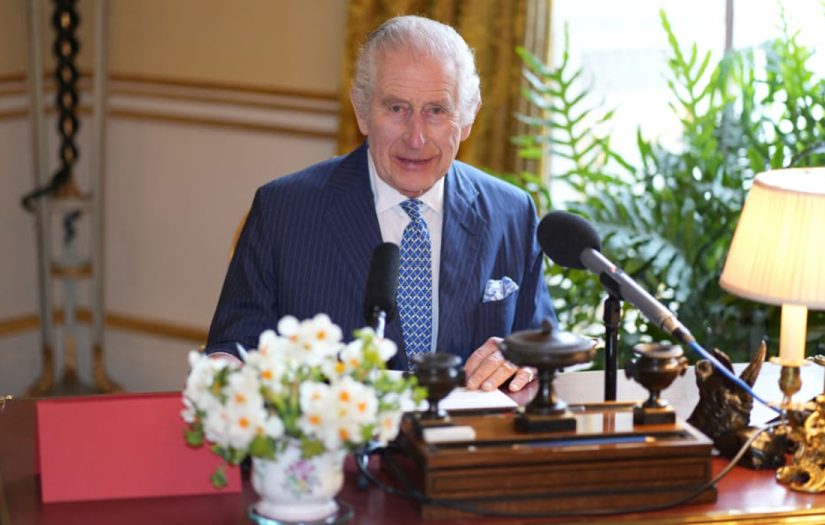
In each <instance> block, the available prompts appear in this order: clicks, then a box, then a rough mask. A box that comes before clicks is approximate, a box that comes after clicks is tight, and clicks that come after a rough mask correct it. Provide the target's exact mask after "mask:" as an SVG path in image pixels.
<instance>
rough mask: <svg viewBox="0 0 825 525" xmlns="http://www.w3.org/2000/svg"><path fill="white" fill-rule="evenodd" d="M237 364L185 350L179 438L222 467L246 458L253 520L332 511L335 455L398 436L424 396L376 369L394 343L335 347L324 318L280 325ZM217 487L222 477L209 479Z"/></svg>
mask: <svg viewBox="0 0 825 525" xmlns="http://www.w3.org/2000/svg"><path fill="white" fill-rule="evenodd" d="M239 351H240V353H241V356H242V359H243V364H239V363H236V362H232V361H229V360H225V359H210V358H209V357H207V356H206V355H204V354H201V353H198V352H192V353H191V354H190V356H189V360H190V364H191V368H192V370H191V373H190V374H189V377H188V379H187V382H186V387H185V389H184V392H183V403H184V410H183V412H182V417H183V419H184V421H185V422H186V423H187V430H186V440H187V442H188V443H189V444H190V445H192V446H201V445H208V446H209V447H210V449H211V450H212V451H213V452H214V453H215V454H218V455H219V456H221V457H222V458H223V459H224V460H225V461H226V463H228V464H231V465H237V464H239V463H240V462H241V461H243V460H244V459H245V458H247V457H251V458H252V485H253V487H254V489H255V491H256V492H257V493H258V495H259V496H260V497H261V499H260V500H259V501H258V502H256V503H255V504H254V505H253V507H252V508H251V509H250V513H251V514H253V515H258V516H263V517H264V518H269V519H273V520H281V521H296V522H298V521H313V520H320V519H324V518H326V517H328V516H332V515H333V514H335V513H336V512H338V511H339V505H338V502H337V501H336V500H335V495H336V494H337V493H338V491H339V490H340V489H341V487H342V485H343V461H344V458H345V455H346V454H347V453H348V452H350V451H352V450H354V449H357V448H359V447H361V446H364V445H365V444H367V443H368V442H375V443H377V444H378V445H381V444H386V443H387V442H388V441H390V440H392V439H393V438H395V436H396V435H397V433H398V428H399V423H400V419H401V415H402V410H403V407H407V408H409V407H410V406H416V404H417V403H418V402H420V401H421V400H422V399H423V398H424V391H423V389H421V388H418V387H417V386H416V381H415V378H414V377H405V376H402V375H401V374H393V373H391V372H390V371H388V370H386V367H385V363H386V361H387V360H388V359H389V358H391V357H392V356H393V355H394V354H395V352H396V346H395V343H393V342H392V341H390V340H388V339H382V338H379V337H377V336H376V335H375V333H374V331H373V330H372V329H370V328H364V329H361V330H358V331H356V333H355V339H354V340H353V341H352V342H350V343H348V344H345V343H343V342H342V334H341V329H340V328H339V327H338V326H336V325H335V324H334V323H333V322H332V321H331V320H330V318H329V317H328V316H326V315H324V314H319V315H316V316H315V317H314V318H312V319H309V320H304V321H298V320H297V319H295V318H294V317H290V316H287V317H284V318H282V319H281V320H280V321H279V322H278V325H277V332H276V331H273V330H267V331H265V332H264V333H262V334H261V335H260V338H259V342H258V348H257V351H252V352H246V351H244V350H243V349H239ZM212 482H213V484H214V485H215V486H216V487H220V486H222V485H224V484H225V483H226V479H225V474H224V472H223V470H222V469H219V470H218V471H216V473H215V474H214V475H213V477H212Z"/></svg>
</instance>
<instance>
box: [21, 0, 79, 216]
mask: <svg viewBox="0 0 825 525" xmlns="http://www.w3.org/2000/svg"><path fill="white" fill-rule="evenodd" d="M54 2H55V9H54V14H53V15H52V27H54V29H55V31H56V33H57V35H56V37H55V41H54V47H53V48H52V50H53V52H54V56H55V59H56V61H57V67H56V69H55V80H56V82H57V92H56V94H55V97H56V98H55V102H56V105H57V112H58V116H57V132H58V134H59V135H60V151H59V154H60V167H58V169H57V171H56V172H55V173H54V175H52V179H51V180H50V181H49V182H48V183H46V185H45V186H43V187H40V188H35V189H34V190H32V191H31V192H29V193H27V194H26V195H24V196H23V207H24V208H26V209H27V210H29V211H34V201H35V200H37V199H40V198H42V197H45V196H47V195H51V194H54V193H56V192H58V191H59V190H60V189H61V188H63V187H64V186H66V185H67V184H68V183H69V182H70V181H71V178H72V168H73V167H74V164H75V162H77V156H78V153H77V145H76V143H75V136H76V135H77V131H78V127H79V125H80V121H79V119H78V117H77V105H78V99H79V95H78V92H77V80H78V77H79V76H80V75H79V73H78V70H77V65H76V59H77V53H78V51H79V49H80V44H79V42H78V40H77V26H78V25H79V23H80V17H79V15H78V13H77V10H76V8H75V7H76V6H75V4H76V0H54Z"/></svg>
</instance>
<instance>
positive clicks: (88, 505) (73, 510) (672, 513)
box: [0, 364, 825, 525]
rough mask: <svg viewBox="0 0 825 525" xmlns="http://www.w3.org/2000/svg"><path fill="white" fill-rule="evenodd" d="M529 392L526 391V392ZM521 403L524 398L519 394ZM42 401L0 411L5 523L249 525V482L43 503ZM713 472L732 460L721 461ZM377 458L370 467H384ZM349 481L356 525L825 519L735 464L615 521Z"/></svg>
mask: <svg viewBox="0 0 825 525" xmlns="http://www.w3.org/2000/svg"><path fill="white" fill-rule="evenodd" d="M777 378H778V370H777V369H776V367H774V366H773V365H769V364H766V365H765V366H764V367H763V370H762V375H761V376H760V378H759V381H758V382H757V390H758V391H759V393H760V395H762V396H763V397H766V398H767V399H771V400H776V399H779V398H780V395H779V390H778V388H777V387H776V381H777ZM803 380H804V383H803V391H802V392H801V393H800V394H799V396H798V397H799V398H803V397H810V396H812V395H814V394H816V393H821V392H822V387H823V372H822V369H821V368H820V367H818V366H809V367H806V368H804V369H803ZM556 389H557V392H558V394H559V396H560V397H561V398H562V399H564V400H566V401H567V402H568V403H585V402H598V401H600V400H602V396H603V374H602V373H601V372H575V373H567V374H561V375H560V376H559V377H558V379H557V381H556ZM697 396H698V394H697V390H696V386H695V383H694V377H693V370H692V368H691V369H689V370H688V373H687V374H686V375H685V376H684V377H681V378H679V379H677V381H676V382H675V383H674V385H673V386H671V387H670V388H669V389H667V390H666V391H665V392H664V397H665V398H666V399H668V400H669V401H670V402H671V404H673V405H674V407H675V408H676V411H677V413H678V414H679V416H680V417H682V418H686V417H687V416H688V415H689V414H690V411H691V410H692V408H693V406H694V405H695V400H696V399H697ZM522 397H523V396H522ZM645 397H646V395H645V391H644V390H643V389H642V388H641V387H639V386H638V385H635V384H633V383H630V382H629V381H627V380H625V379H624V376H623V375H622V374H621V371H620V377H619V389H618V399H619V400H627V401H630V400H639V399H644V398H645ZM517 400H519V401H523V399H517ZM770 416H771V413H770V411H767V410H762V409H756V410H755V411H754V416H753V420H754V422H760V420H762V421H764V420H767V419H768V418H769V417H770ZM35 436H36V433H35V400H30V399H22V400H13V401H10V402H8V403H7V405H6V407H5V410H4V411H3V413H2V414H0V525H31V524H44V525H50V524H61V525H71V524H84V525H95V524H103V523H106V524H109V523H111V524H117V525H131V524H169V525H174V524H187V525H188V524H243V523H248V521H247V519H246V517H245V511H246V509H247V507H248V506H249V505H250V504H251V503H252V502H253V501H254V500H255V495H254V493H253V492H252V490H251V488H250V487H249V486H248V483H245V488H244V491H243V492H242V493H240V494H216V495H208V496H190V497H168V498H151V499H134V500H112V501H96V502H76V503H51V504H42V503H41V502H40V489H39V478H38V477H37V476H36V475H35V474H34V451H35ZM713 462H714V471H715V472H718V471H719V470H721V469H722V468H723V467H724V466H725V464H726V461H725V460H724V459H722V458H719V459H714V460H713ZM377 463H378V460H377V459H373V461H372V464H371V468H372V469H374V470H375V471H378V469H379V466H378V465H377ZM346 469H347V470H346V479H347V482H346V485H345V487H344V489H343V490H342V492H341V494H340V497H341V499H343V500H345V501H347V502H349V503H350V504H351V505H352V506H353V508H354V510H355V518H354V519H353V520H352V521H351V523H354V524H364V525H372V524H393V525H395V524H398V525H405V524H413V523H428V524H432V525H441V524H444V525H446V524H455V525H469V524H474V525H475V524H505V523H506V524H521V523H524V524H528V523H529V524H535V523H573V522H587V523H608V522H609V523H616V522H620V523H640V524H653V523H660V524H676V523H679V524H698V523H740V524H741V523H759V524H777V523H794V524H797V523H811V524H813V523H817V524H825V494H823V495H810V494H804V493H797V492H793V491H791V490H788V489H787V488H785V487H784V486H782V485H780V484H778V483H777V482H776V481H775V480H774V473H773V471H751V470H747V469H744V468H739V467H736V468H734V469H733V470H732V471H731V473H730V474H729V475H728V476H727V477H725V478H724V479H723V480H722V481H720V482H719V484H718V485H717V488H718V493H719V495H718V500H717V501H716V502H715V503H712V504H699V505H690V504H688V505H682V506H679V507H676V508H674V509H670V510H666V511H656V512H649V513H635V514H634V513H625V514H618V515H611V516H607V517H595V518H594V517H587V518H559V519H549V518H546V519H514V518H481V517H468V518H459V519H453V520H431V521H425V520H422V519H421V518H420V515H419V511H418V508H417V506H416V504H414V503H413V502H411V501H409V500H406V499H403V498H400V497H397V496H392V495H388V494H385V493H384V492H382V491H381V490H379V489H377V488H372V487H371V488H369V489H366V490H359V489H358V488H356V487H355V481H354V480H355V479H356V472H355V468H354V465H353V464H352V463H351V462H348V463H347V466H346Z"/></svg>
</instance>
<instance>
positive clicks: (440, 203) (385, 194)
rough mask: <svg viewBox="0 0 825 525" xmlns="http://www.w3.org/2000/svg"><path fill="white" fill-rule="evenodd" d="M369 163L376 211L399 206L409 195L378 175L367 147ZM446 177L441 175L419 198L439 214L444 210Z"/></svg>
mask: <svg viewBox="0 0 825 525" xmlns="http://www.w3.org/2000/svg"><path fill="white" fill-rule="evenodd" d="M367 164H368V166H369V172H370V186H371V187H372V194H373V195H374V196H375V211H376V213H378V214H381V213H383V212H385V211H387V210H389V209H390V208H393V207H395V206H398V205H399V204H401V203H402V202H404V201H405V200H407V199H408V198H409V197H407V196H406V195H403V194H401V193H399V191H398V190H396V189H395V188H393V187H392V186H390V185H389V184H387V183H386V182H384V180H383V179H381V177H379V176H378V170H377V169H376V168H375V163H374V162H373V160H372V152H371V151H370V150H369V149H367ZM444 179H445V177H441V178H440V179H438V181H436V183H435V184H433V187H432V188H430V189H429V190H427V191H426V192H425V193H424V194H423V195H420V196H419V197H417V198H418V200H420V201H421V202H423V203H424V204H426V205H427V207H428V208H430V209H432V210H433V211H435V212H436V213H438V214H443V212H444Z"/></svg>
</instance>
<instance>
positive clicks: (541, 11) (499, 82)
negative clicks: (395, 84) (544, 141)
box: [338, 0, 550, 172]
mask: <svg viewBox="0 0 825 525" xmlns="http://www.w3.org/2000/svg"><path fill="white" fill-rule="evenodd" d="M399 14H418V15H422V16H427V17H430V18H433V19H436V20H439V21H441V22H444V23H446V24H450V25H452V26H453V27H455V28H456V29H457V30H458V32H459V33H461V35H462V36H463V37H464V38H465V40H467V43H468V44H469V45H470V47H472V48H473V49H475V53H476V64H477V67H478V70H479V74H480V75H481V97H482V107H481V111H480V112H479V114H478V117H477V118H476V121H475V124H474V126H473V131H472V133H471V134H470V138H469V139H467V141H466V142H464V143H463V144H462V146H461V150H460V152H459V156H458V157H459V159H461V160H463V161H465V162H468V163H470V164H473V165H475V166H477V167H480V168H484V169H487V170H492V171H495V172H512V171H514V170H516V169H521V168H523V166H522V165H520V163H519V162H518V161H517V158H516V151H515V147H514V146H513V145H512V144H511V142H510V139H511V137H513V136H514V135H516V134H518V133H520V129H519V123H518V122H517V121H516V119H515V118H514V116H513V115H514V114H515V113H516V112H517V111H522V110H523V104H522V102H521V85H522V77H521V69H522V64H521V61H520V59H519V58H518V56H517V55H516V53H515V48H516V46H525V47H527V48H528V49H530V50H531V51H533V52H534V53H535V54H536V55H538V56H545V57H546V56H547V51H548V46H547V42H548V41H549V34H548V32H549V16H550V0H500V1H499V0H350V2H349V13H348V27H347V37H346V38H347V40H346V52H345V54H344V65H343V72H342V90H341V118H340V124H339V129H338V150H339V152H340V153H344V152H347V151H349V150H351V149H353V148H354V147H356V146H357V145H358V144H360V143H361V142H362V141H363V136H362V135H361V133H360V132H359V131H358V126H357V124H356V122H355V115H354V113H353V110H352V105H351V104H350V102H349V93H348V92H349V85H350V79H351V72H352V65H353V62H354V61H355V57H356V54H357V52H358V49H359V48H360V46H361V45H362V43H363V41H364V39H365V38H366V37H367V35H368V34H369V33H370V32H371V31H372V30H373V29H374V28H376V27H377V26H378V25H380V24H381V23H382V22H384V21H385V20H387V19H388V18H391V17H393V16H396V15H399Z"/></svg>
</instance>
